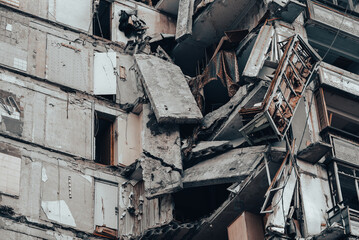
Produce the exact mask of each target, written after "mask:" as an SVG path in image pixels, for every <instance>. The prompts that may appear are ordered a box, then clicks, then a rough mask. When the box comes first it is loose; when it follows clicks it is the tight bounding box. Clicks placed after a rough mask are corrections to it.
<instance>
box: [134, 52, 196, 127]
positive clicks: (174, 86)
mask: <svg viewBox="0 0 359 240" xmlns="http://www.w3.org/2000/svg"><path fill="white" fill-rule="evenodd" d="M135 59H136V64H137V68H138V70H139V73H140V77H141V81H142V83H143V86H144V88H145V91H146V93H147V96H148V98H149V100H150V102H151V106H152V107H153V110H154V112H155V115H156V118H157V121H158V122H175V123H197V122H198V121H199V120H200V119H201V118H202V113H201V111H200V110H199V108H198V106H197V103H196V101H195V100H194V97H193V95H192V93H191V91H190V89H189V86H188V84H187V81H186V78H185V77H184V75H183V74H182V71H181V69H180V68H179V67H178V66H176V65H174V64H172V63H170V62H168V61H165V60H163V59H160V58H158V57H155V56H150V55H145V54H136V55H135Z"/></svg>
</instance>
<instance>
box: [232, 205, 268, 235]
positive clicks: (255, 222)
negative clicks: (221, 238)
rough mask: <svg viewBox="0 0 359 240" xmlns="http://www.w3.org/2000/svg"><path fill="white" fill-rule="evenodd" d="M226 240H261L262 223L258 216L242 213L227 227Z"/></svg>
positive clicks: (262, 233)
mask: <svg viewBox="0 0 359 240" xmlns="http://www.w3.org/2000/svg"><path fill="white" fill-rule="evenodd" d="M227 230H228V240H261V239H264V232H263V222H262V218H261V216H260V215H257V214H253V213H251V212H247V211H245V212H243V213H242V214H241V215H240V216H239V217H238V218H237V219H236V220H234V222H233V223H232V224H231V225H229V226H228V227H227Z"/></svg>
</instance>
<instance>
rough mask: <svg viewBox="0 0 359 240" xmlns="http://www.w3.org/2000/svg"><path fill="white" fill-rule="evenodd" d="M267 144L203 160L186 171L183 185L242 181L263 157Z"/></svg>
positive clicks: (195, 185)
mask: <svg viewBox="0 0 359 240" xmlns="http://www.w3.org/2000/svg"><path fill="white" fill-rule="evenodd" d="M266 150H267V147H266V146H256V147H248V148H239V149H234V150H231V151H228V152H226V153H223V154H221V155H218V156H216V157H213V158H211V159H209V160H206V161H203V162H201V163H199V164H197V165H195V166H193V167H191V168H188V169H186V170H185V171H184V174H183V179H182V181H183V186H184V187H198V186H205V185H211V184H220V183H230V182H236V181H241V180H243V179H245V178H246V177H247V176H249V175H250V174H251V173H252V172H253V170H254V169H255V168H256V167H257V166H258V164H259V163H260V162H261V160H262V159H263V156H264V153H265V152H266Z"/></svg>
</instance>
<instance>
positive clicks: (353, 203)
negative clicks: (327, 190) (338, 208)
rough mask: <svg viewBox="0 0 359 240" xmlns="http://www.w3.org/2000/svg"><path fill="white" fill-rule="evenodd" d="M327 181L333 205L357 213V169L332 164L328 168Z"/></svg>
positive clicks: (358, 207) (358, 174)
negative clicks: (328, 181) (347, 208)
mask: <svg viewBox="0 0 359 240" xmlns="http://www.w3.org/2000/svg"><path fill="white" fill-rule="evenodd" d="M329 179H330V187H331V190H332V196H333V201H334V203H335V205H344V206H349V208H350V209H351V210H356V211H359V187H358V186H359V182H358V181H359V168H354V167H351V166H349V165H345V164H342V163H338V162H333V163H332V165H331V166H330V168H329Z"/></svg>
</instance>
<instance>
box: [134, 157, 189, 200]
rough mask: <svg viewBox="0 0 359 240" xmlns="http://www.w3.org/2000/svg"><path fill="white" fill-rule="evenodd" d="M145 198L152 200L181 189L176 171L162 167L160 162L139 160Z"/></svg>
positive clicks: (146, 159) (180, 181)
mask: <svg viewBox="0 0 359 240" xmlns="http://www.w3.org/2000/svg"><path fill="white" fill-rule="evenodd" d="M141 167H142V169H143V172H142V175H143V181H144V186H145V196H146V197H147V198H148V199H153V198H156V197H159V196H163V195H166V194H169V193H174V192H177V191H179V190H180V189H182V177H181V173H180V172H179V171H178V170H175V169H173V168H172V167H170V166H163V165H162V164H161V161H159V160H157V159H153V158H150V157H145V158H143V159H141Z"/></svg>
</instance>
